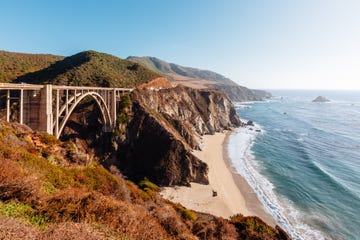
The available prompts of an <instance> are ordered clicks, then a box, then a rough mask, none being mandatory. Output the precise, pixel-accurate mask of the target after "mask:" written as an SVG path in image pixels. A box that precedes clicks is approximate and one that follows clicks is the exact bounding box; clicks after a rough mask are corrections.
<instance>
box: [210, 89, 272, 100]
mask: <svg viewBox="0 0 360 240" xmlns="http://www.w3.org/2000/svg"><path fill="white" fill-rule="evenodd" d="M215 89H218V90H221V91H224V92H225V93H226V94H227V95H228V96H229V98H230V99H231V101H233V102H248V101H264V100H265V99H267V98H271V97H272V95H271V93H269V92H266V91H262V90H255V89H249V88H246V87H243V86H230V85H215Z"/></svg>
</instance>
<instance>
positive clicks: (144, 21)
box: [0, 0, 360, 89]
mask: <svg viewBox="0 0 360 240" xmlns="http://www.w3.org/2000/svg"><path fill="white" fill-rule="evenodd" d="M359 13H360V1H359V0H113V1H112V0H98V1H96V0H86V1H85V0H76V1H75V0H71V1H70V0H62V1H58V0H38V1H37V0H32V1H29V0H0V49H1V50H5V51H12V52H25V53H51V54H55V55H62V56H69V55H72V54H75V53H77V52H80V51H85V50H96V51H100V52H105V53H109V54H113V55H115V56H118V57H121V58H126V57H128V56H153V57H157V58H160V59H163V60H165V61H168V62H172V63H176V64H180V65H183V66H189V67H195V68H200V69H207V70H211V71H215V72H217V73H220V74H222V75H224V76H226V77H228V78H230V79H232V80H233V81H235V82H237V83H238V84H240V85H244V86H247V87H250V88H258V89H360V14H359Z"/></svg>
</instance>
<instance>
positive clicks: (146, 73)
mask: <svg viewBox="0 0 360 240" xmlns="http://www.w3.org/2000/svg"><path fill="white" fill-rule="evenodd" d="M159 77H161V76H160V75H159V74H158V73H155V72H153V71H151V70H148V69H147V68H145V67H143V66H141V65H139V64H137V63H134V62H130V61H127V60H123V59H120V58H118V57H115V56H113V55H110V54H106V53H99V52H95V51H85V52H80V53H77V54H75V55H72V56H70V57H66V58H64V59H62V60H60V61H57V62H55V63H54V64H52V65H50V66H48V67H47V68H44V69H42V70H39V71H36V72H33V73H29V74H25V75H22V76H20V77H18V78H17V79H15V82H25V83H52V84H57V85H74V86H80V85H81V86H103V87H136V86H139V85H141V84H144V83H148V82H149V81H151V80H154V79H156V78H159Z"/></svg>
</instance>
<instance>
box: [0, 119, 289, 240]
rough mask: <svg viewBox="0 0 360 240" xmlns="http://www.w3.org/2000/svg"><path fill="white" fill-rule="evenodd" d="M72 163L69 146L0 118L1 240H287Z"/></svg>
mask: <svg viewBox="0 0 360 240" xmlns="http://www.w3.org/2000/svg"><path fill="white" fill-rule="evenodd" d="M10 146H11V147H10ZM79 158H81V156H79V155H78V153H77V146H76V145H74V144H72V143H71V142H60V141H58V140H56V139H55V138H54V137H53V136H51V135H47V134H43V133H42V134H40V133H34V132H32V131H31V130H30V129H28V128H26V127H25V126H22V125H19V124H9V123H6V122H3V121H2V120H0V238H1V239H4V240H6V239H11V240H16V239H34V240H35V239H50V240H51V239H84V240H85V239H148V240H151V239H165V240H166V239H194V240H195V239H204V240H205V239H206V240H208V239H288V237H287V235H286V233H284V232H283V231H282V230H281V229H280V228H278V227H276V228H272V227H269V226H267V225H266V224H265V223H264V222H263V221H261V220H260V219H259V218H256V217H243V216H242V215H236V216H234V217H232V218H231V220H226V219H222V218H218V217H214V216H212V215H209V214H203V213H198V212H194V211H191V210H189V209H186V208H184V207H183V206H181V205H179V204H174V203H172V202H169V201H167V200H164V199H162V198H161V196H160V195H159V194H158V191H159V188H158V187H157V186H156V185H155V184H153V183H151V182H149V181H147V180H143V181H140V182H139V183H138V184H137V185H136V184H134V183H133V182H131V181H129V180H125V179H124V178H123V176H122V174H121V173H120V171H119V169H117V168H116V167H114V166H111V167H110V168H109V170H107V169H105V168H104V167H102V166H101V165H100V164H99V163H98V162H97V161H95V160H92V161H87V162H83V161H81V160H80V161H79Z"/></svg>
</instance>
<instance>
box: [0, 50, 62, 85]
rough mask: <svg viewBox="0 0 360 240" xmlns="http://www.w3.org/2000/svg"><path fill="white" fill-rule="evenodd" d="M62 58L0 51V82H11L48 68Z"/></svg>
mask: <svg viewBox="0 0 360 240" xmlns="http://www.w3.org/2000/svg"><path fill="white" fill-rule="evenodd" d="M62 59H63V57H61V56H55V55H50V54H26V53H13V52H6V51H0V82H11V81H12V80H13V79H15V78H17V77H20V76H22V75H25V74H28V73H32V72H36V71H38V70H41V69H44V68H47V67H49V66H50V65H51V64H53V63H55V62H56V61H59V60H62Z"/></svg>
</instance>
